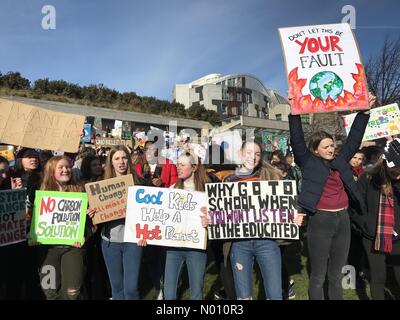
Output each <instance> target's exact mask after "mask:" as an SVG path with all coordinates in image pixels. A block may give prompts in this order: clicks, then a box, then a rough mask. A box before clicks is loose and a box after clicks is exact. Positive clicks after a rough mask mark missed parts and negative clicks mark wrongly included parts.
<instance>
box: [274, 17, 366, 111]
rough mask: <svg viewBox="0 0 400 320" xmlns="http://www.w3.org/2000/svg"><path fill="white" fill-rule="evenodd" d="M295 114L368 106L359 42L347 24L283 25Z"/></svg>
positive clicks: (285, 55) (281, 29)
mask: <svg viewBox="0 0 400 320" xmlns="http://www.w3.org/2000/svg"><path fill="white" fill-rule="evenodd" d="M279 34H280V38H281V43H282V48H283V53H284V57H285V63H286V72H287V77H288V82H289V94H291V95H292V97H293V100H292V101H291V105H292V114H302V113H317V112H332V111H351V110H365V109H369V105H368V91H367V82H366V78H365V74H364V68H363V65H362V62H361V58H360V54H359V50H358V47H357V42H356V39H355V37H354V34H353V32H352V30H351V28H350V25H349V24H347V23H339V24H327V25H315V26H303V27H292V28H280V29H279Z"/></svg>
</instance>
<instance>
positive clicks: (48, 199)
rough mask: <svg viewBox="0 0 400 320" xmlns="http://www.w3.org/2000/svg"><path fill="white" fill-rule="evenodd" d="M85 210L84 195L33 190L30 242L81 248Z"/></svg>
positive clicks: (85, 198)
mask: <svg viewBox="0 0 400 320" xmlns="http://www.w3.org/2000/svg"><path fill="white" fill-rule="evenodd" d="M86 208H87V196H86V193H83V192H57V191H36V197H35V206H34V214H33V217H32V227H31V230H30V234H29V237H30V240H29V242H31V243H40V244H59V245H72V244H74V243H76V242H79V243H80V244H81V245H83V243H84V232H85V223H86Z"/></svg>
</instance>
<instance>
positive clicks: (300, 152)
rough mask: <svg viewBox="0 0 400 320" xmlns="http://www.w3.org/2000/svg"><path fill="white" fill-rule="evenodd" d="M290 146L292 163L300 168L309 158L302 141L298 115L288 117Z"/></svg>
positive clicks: (309, 154) (309, 153) (302, 135)
mask: <svg viewBox="0 0 400 320" xmlns="http://www.w3.org/2000/svg"><path fill="white" fill-rule="evenodd" d="M289 130H290V145H291V146H292V149H293V154H294V161H295V162H296V163H297V164H298V165H299V166H300V167H301V166H302V165H303V164H304V163H305V162H306V160H307V159H308V158H309V157H310V156H311V152H310V151H309V150H308V148H307V145H306V142H305V141H304V133H303V127H302V125H301V118H300V116H299V115H291V114H290V115H289Z"/></svg>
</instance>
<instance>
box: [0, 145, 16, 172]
mask: <svg viewBox="0 0 400 320" xmlns="http://www.w3.org/2000/svg"><path fill="white" fill-rule="evenodd" d="M0 156H2V157H4V158H6V159H7V160H8V164H9V165H10V167H13V166H14V165H15V155H14V146H0Z"/></svg>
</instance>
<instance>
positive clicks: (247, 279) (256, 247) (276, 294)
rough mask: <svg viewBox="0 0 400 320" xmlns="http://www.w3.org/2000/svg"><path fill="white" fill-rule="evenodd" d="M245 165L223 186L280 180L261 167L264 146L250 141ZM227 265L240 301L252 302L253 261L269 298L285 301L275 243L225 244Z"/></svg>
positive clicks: (244, 150)
mask: <svg viewBox="0 0 400 320" xmlns="http://www.w3.org/2000/svg"><path fill="white" fill-rule="evenodd" d="M240 157H241V160H242V165H241V166H240V167H239V168H238V169H237V170H236V172H235V174H233V175H230V176H227V177H226V178H225V180H224V182H237V181H260V180H280V179H281V175H280V173H279V171H278V170H276V169H275V168H274V167H272V166H271V165H270V164H267V163H264V165H263V163H262V160H261V145H260V144H259V143H257V142H256V141H254V140H247V141H245V142H244V143H243V144H242V147H241V150H240ZM224 256H225V263H229V258H230V264H231V267H232V272H233V278H234V284H235V291H236V296H237V299H239V300H251V299H253V297H252V295H253V294H252V291H253V281H252V273H253V265H254V258H256V259H257V263H258V265H259V266H260V270H261V274H262V277H263V281H264V290H265V294H266V297H267V298H268V299H270V300H282V280H281V253H280V250H279V246H278V244H277V242H276V241H275V240H274V239H235V240H233V241H226V242H225V243H224Z"/></svg>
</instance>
